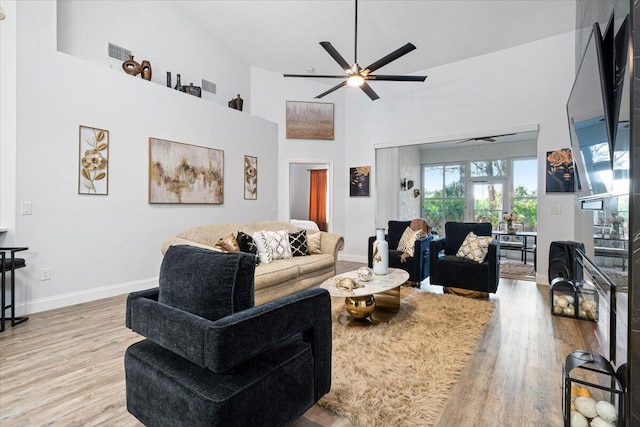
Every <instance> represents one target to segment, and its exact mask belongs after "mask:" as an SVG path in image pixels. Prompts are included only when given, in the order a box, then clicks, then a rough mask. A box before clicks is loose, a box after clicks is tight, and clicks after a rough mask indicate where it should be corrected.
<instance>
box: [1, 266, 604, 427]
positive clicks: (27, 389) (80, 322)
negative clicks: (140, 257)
mask: <svg viewBox="0 0 640 427" xmlns="http://www.w3.org/2000/svg"><path fill="white" fill-rule="evenodd" d="M361 265H362V264H358V263H351V262H343V261H340V262H338V272H339V273H340V272H345V271H349V270H353V269H356V268H358V267H359V266H361ZM423 288H424V289H427V290H429V291H433V292H442V290H441V288H440V287H431V286H429V285H424V286H423ZM491 300H493V301H494V302H495V303H496V311H495V313H494V316H493V318H492V320H491V322H490V323H489V325H488V327H487V329H486V330H485V332H484V334H483V336H482V338H481V339H480V341H479V342H478V344H477V345H476V348H475V350H474V352H473V354H472V355H471V356H470V359H469V362H468V363H467V366H466V368H465V369H464V370H463V372H462V373H461V375H460V378H459V380H458V381H457V383H456V385H455V386H454V388H453V389H452V394H451V399H450V401H449V402H448V404H447V406H446V408H445V409H444V411H443V413H442V415H441V417H440V420H439V422H438V423H437V424H436V425H437V426H439V427H450V426H456V427H458V426H460V427H464V426H497V425H499V426H555V425H561V423H562V408H561V387H562V381H561V380H562V371H561V366H562V362H563V361H564V359H565V357H566V356H567V355H568V354H569V353H570V352H571V351H573V350H577V349H588V350H594V351H598V352H599V353H601V354H603V355H605V356H606V355H607V346H608V343H607V342H606V338H605V337H606V336H607V333H606V330H607V329H606V322H605V321H601V322H599V323H591V322H586V321H580V320H572V319H565V318H560V317H555V316H551V315H550V309H549V288H548V287H547V286H541V285H536V284H535V283H533V282H530V281H519V280H512V279H502V280H501V282H500V286H499V289H498V293H497V294H496V295H492V296H491ZM125 301H126V296H125V295H123V296H118V297H113V298H108V299H104V300H100V301H94V302H90V303H85V304H80V305H76V306H71V307H65V308H62V309H58V310H52V311H48V312H43V313H37V314H34V315H31V316H30V319H29V321H28V322H26V323H24V324H21V325H18V326H16V327H15V328H9V329H7V330H6V331H5V332H3V333H1V334H0V425H1V426H3V427H13V426H16V427H18V426H20V427H23V426H139V425H140V423H139V422H138V421H137V420H136V419H135V418H134V417H133V416H131V415H129V413H128V412H127V411H126V406H125V389H124V367H123V354H124V351H125V349H126V348H127V347H128V346H129V345H130V344H132V343H134V342H136V341H139V340H140V339H141V337H140V336H138V335H137V334H135V333H133V332H131V331H130V330H129V329H127V328H125V326H124V308H125ZM605 314H606V313H602V310H601V314H600V316H601V318H602V317H603V316H604V315H605ZM602 346H604V348H602ZM416 357H419V355H416ZM317 425H320V426H331V427H344V426H350V425H351V423H350V422H349V421H348V420H346V419H342V418H340V417H338V416H336V415H335V414H333V413H330V412H328V411H325V410H324V409H322V408H319V407H318V406H315V407H314V408H312V409H311V410H309V411H308V412H307V413H306V414H305V416H304V417H303V418H302V419H300V420H299V421H298V422H296V423H295V426H296V427H307V426H317Z"/></svg>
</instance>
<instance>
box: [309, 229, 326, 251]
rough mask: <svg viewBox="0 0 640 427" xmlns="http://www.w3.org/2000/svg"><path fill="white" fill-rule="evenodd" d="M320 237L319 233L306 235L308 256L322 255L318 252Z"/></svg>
mask: <svg viewBox="0 0 640 427" xmlns="http://www.w3.org/2000/svg"><path fill="white" fill-rule="evenodd" d="M321 237H322V235H321V234H320V232H317V233H309V234H307V249H308V250H309V254H310V255H314V254H321V253H322V251H320V240H321Z"/></svg>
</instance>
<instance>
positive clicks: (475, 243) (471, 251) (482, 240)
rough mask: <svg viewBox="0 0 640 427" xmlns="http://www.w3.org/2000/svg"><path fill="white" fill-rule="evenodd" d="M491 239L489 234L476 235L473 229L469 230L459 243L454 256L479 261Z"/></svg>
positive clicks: (487, 250) (487, 248)
mask: <svg viewBox="0 0 640 427" xmlns="http://www.w3.org/2000/svg"><path fill="white" fill-rule="evenodd" d="M492 240H493V238H492V237H491V236H477V235H476V234H475V233H474V232H473V231H470V232H469V234H467V237H465V238H464V241H463V242H462V245H460V248H459V249H458V252H457V253H456V256H459V257H460V258H469V259H471V260H473V261H475V262H477V263H481V262H482V261H484V257H485V256H487V253H488V252H489V244H490V243H491V241H492Z"/></svg>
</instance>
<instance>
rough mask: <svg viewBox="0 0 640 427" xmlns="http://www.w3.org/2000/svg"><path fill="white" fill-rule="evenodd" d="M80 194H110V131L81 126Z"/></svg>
mask: <svg viewBox="0 0 640 427" xmlns="http://www.w3.org/2000/svg"><path fill="white" fill-rule="evenodd" d="M79 134H80V136H79V162H78V163H79V167H78V194H96V195H107V194H109V131H108V130H105V129H98V128H93V127H89V126H80V133H79Z"/></svg>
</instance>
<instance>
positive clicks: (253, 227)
mask: <svg viewBox="0 0 640 427" xmlns="http://www.w3.org/2000/svg"><path fill="white" fill-rule="evenodd" d="M259 230H267V231H279V230H288V231H290V232H296V231H300V230H301V229H300V228H298V227H296V226H294V225H292V224H288V223H286V222H279V221H262V222H256V223H253V224H241V223H229V224H212V225H203V226H201V227H196V228H192V229H190V230H186V231H183V232H182V233H179V234H178V235H176V236H174V237H170V238H168V239H166V240H165V241H164V242H163V243H162V249H161V250H162V253H163V254H164V253H165V252H166V251H167V249H168V248H169V246H171V245H191V246H198V247H202V248H207V249H212V248H213V246H214V245H215V244H216V243H217V242H218V240H220V239H221V238H225V237H227V236H228V235H229V234H233V235H234V236H235V235H237V233H238V231H242V232H244V233H247V234H249V235H252V234H253V233H254V232H256V231H259ZM307 233H309V234H313V233H321V238H320V251H321V252H322V253H321V254H314V255H308V256H298V257H293V258H289V259H281V260H275V261H273V262H271V263H269V264H265V263H260V264H259V265H258V266H257V267H256V272H255V285H254V286H255V303H256V305H260V304H264V303H266V302H269V301H273V300H276V299H278V298H282V297H284V296H287V295H290V294H292V293H295V292H300V291H302V290H304V289H307V288H310V287H313V286H316V285H319V284H320V283H322V282H323V281H325V280H326V279H328V278H330V277H332V276H335V274H336V261H337V259H338V251H340V250H342V249H343V248H344V239H343V238H342V236H339V235H337V234H333V233H326V232H324V231H309V230H307Z"/></svg>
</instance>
